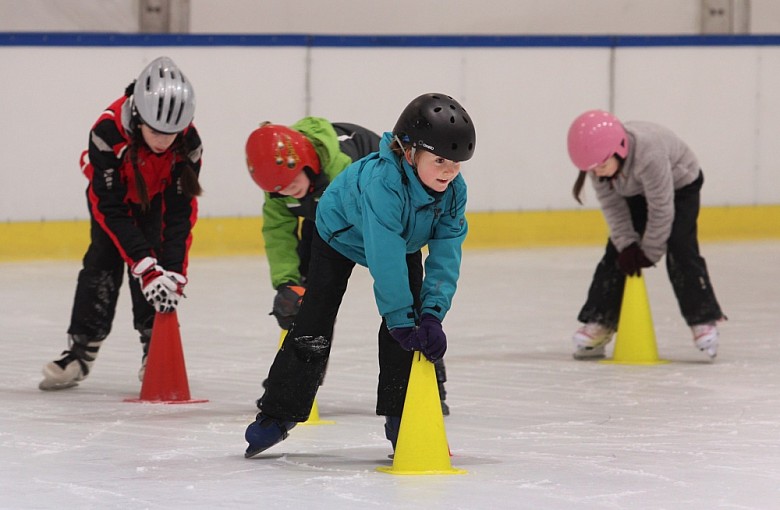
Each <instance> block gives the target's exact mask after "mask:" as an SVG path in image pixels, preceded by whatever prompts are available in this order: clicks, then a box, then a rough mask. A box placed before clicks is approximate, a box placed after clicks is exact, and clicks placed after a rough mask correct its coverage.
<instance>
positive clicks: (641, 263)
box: [617, 243, 653, 276]
mask: <svg viewBox="0 0 780 510" xmlns="http://www.w3.org/2000/svg"><path fill="white" fill-rule="evenodd" d="M617 263H618V267H619V268H620V270H621V271H622V272H623V274H626V275H628V276H635V275H636V276H639V275H641V274H642V268H643V267H651V266H652V265H653V263H652V262H650V260H648V258H647V256H646V255H645V252H643V251H642V248H640V247H639V245H638V244H636V243H633V244H631V245H629V246H628V247H627V248H625V249H624V250H623V251H621V252H620V254H619V255H618V260H617Z"/></svg>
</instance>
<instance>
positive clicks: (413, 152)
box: [393, 135, 417, 174]
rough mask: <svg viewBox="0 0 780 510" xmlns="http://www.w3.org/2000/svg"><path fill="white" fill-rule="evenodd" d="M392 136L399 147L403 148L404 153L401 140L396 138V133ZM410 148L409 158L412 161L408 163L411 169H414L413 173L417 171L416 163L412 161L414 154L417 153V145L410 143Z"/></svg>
mask: <svg viewBox="0 0 780 510" xmlns="http://www.w3.org/2000/svg"><path fill="white" fill-rule="evenodd" d="M393 136H394V137H395V141H396V142H397V143H398V146H399V147H401V150H403V151H404V153H406V147H404V144H403V142H401V139H400V138H398V135H393ZM410 150H411V154H410V159H411V160H412V162H411V163H409V166H411V167H412V170H414V173H415V174H416V173H417V165H416V164H415V163H414V156H415V155H416V154H417V147H415V146H414V145H412V147H411V149H410ZM404 157H406V155H404Z"/></svg>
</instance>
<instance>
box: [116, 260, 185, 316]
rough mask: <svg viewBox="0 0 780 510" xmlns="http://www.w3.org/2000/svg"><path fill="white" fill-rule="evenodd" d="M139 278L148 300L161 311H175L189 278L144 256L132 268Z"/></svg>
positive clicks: (131, 271)
mask: <svg viewBox="0 0 780 510" xmlns="http://www.w3.org/2000/svg"><path fill="white" fill-rule="evenodd" d="M130 273H131V274H132V275H133V276H134V277H135V278H136V279H137V280H138V283H139V285H141V291H142V292H143V294H144V297H145V298H146V301H148V302H149V304H150V305H152V306H153V307H154V309H155V310H156V311H158V312H161V313H168V312H173V311H174V310H176V307H177V306H179V299H180V298H181V297H182V296H183V295H184V286H185V285H186V284H187V278H186V277H185V276H184V275H181V274H179V273H176V272H174V271H166V270H165V269H163V268H162V267H161V266H159V265H158V264H157V259H155V258H153V257H144V258H142V259H141V260H139V261H138V262H136V263H135V264H133V267H132V268H131V269H130Z"/></svg>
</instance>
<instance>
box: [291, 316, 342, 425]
mask: <svg viewBox="0 0 780 510" xmlns="http://www.w3.org/2000/svg"><path fill="white" fill-rule="evenodd" d="M286 336H287V330H286V329H283V330H282V333H281V334H280V335H279V348H280V349H281V348H282V344H283V343H284V337H286ZM334 423H336V422H335V421H331V420H321V419H320V408H319V407H318V406H317V398H316V397H315V399H314V402H312V404H311V411H310V412H309V419H308V420H306V421H305V422H303V423H301V425H333V424H334Z"/></svg>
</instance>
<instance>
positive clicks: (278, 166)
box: [246, 122, 320, 193]
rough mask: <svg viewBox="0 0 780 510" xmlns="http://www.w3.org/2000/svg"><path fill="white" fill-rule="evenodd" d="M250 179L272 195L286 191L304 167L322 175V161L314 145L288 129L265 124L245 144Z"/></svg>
mask: <svg viewBox="0 0 780 510" xmlns="http://www.w3.org/2000/svg"><path fill="white" fill-rule="evenodd" d="M246 164H247V167H248V168H249V175H250V176H251V177H252V179H254V181H255V182H256V183H257V185H258V186H260V187H261V188H262V189H263V190H265V191H268V192H269V193H275V192H279V191H281V190H283V189H284V188H286V187H287V186H288V185H289V184H290V183H291V182H292V180H293V179H295V177H297V175H298V174H299V173H301V172H302V171H303V169H304V167H309V168H311V169H312V170H313V171H314V173H319V172H320V158H318V157H317V153H316V152H315V151H314V146H313V145H312V144H311V142H310V141H309V140H308V139H307V138H306V137H305V136H303V135H302V134H301V133H299V132H298V131H295V130H294V129H290V128H288V127H286V126H280V125H277V124H271V123H270V122H263V123H262V124H261V125H260V127H259V128H257V129H255V130H254V131H252V133H251V134H250V135H249V138H248V139H247V141H246Z"/></svg>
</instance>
